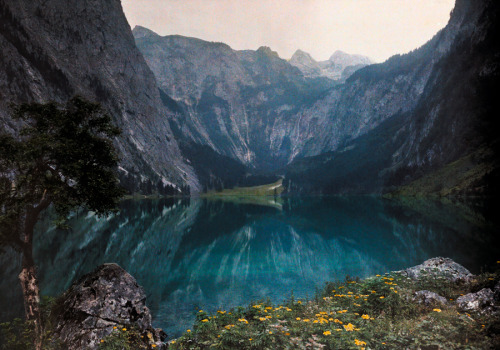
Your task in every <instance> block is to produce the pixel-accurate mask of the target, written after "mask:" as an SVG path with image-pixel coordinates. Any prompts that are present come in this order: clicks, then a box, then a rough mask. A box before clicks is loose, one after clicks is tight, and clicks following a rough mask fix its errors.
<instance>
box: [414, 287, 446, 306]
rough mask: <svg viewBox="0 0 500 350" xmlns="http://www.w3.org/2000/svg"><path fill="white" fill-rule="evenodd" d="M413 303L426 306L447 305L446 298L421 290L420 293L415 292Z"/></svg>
mask: <svg viewBox="0 0 500 350" xmlns="http://www.w3.org/2000/svg"><path fill="white" fill-rule="evenodd" d="M413 301H416V302H417V303H419V304H424V305H426V306H432V305H437V304H441V305H446V303H447V301H446V298H444V297H442V296H440V295H439V294H436V293H434V292H431V291H428V290H419V291H418V292H415V295H414V298H413Z"/></svg>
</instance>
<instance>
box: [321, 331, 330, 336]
mask: <svg viewBox="0 0 500 350" xmlns="http://www.w3.org/2000/svg"><path fill="white" fill-rule="evenodd" d="M330 334H332V332H330V331H325V332H323V335H330Z"/></svg>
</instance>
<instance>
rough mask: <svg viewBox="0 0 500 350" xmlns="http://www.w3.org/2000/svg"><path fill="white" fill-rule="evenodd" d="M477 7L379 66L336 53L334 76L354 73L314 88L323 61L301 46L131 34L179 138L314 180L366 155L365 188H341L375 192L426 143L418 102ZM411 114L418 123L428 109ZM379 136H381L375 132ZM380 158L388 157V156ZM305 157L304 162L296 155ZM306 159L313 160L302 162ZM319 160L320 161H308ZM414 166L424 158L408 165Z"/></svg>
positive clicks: (347, 169)
mask: <svg viewBox="0 0 500 350" xmlns="http://www.w3.org/2000/svg"><path fill="white" fill-rule="evenodd" d="M484 8H485V3H484V2H480V3H477V4H476V5H471V4H470V3H469V2H466V1H461V0H459V1H458V2H457V6H456V9H455V11H454V12H453V14H452V16H451V19H450V22H449V23H448V25H447V26H446V27H445V28H444V29H442V30H441V31H440V32H438V33H437V34H436V35H435V37H434V38H432V39H431V40H430V41H429V42H428V43H426V44H425V45H424V46H422V47H421V48H419V49H416V50H414V51H413V52H410V53H408V54H405V55H396V56H394V57H391V58H390V59H389V60H387V61H386V62H384V63H381V64H372V65H369V66H367V67H365V68H362V69H359V70H355V64H361V65H364V64H367V63H369V60H368V59H367V58H365V57H362V56H351V55H347V54H344V53H342V52H340V51H339V52H336V53H335V54H334V55H333V56H332V57H331V59H330V60H329V62H330V63H331V65H332V67H334V66H335V67H341V68H342V69H339V70H337V71H336V72H337V73H335V74H337V75H338V74H340V75H341V74H342V72H344V76H346V75H348V74H349V73H350V72H349V70H355V72H354V73H353V74H352V75H351V76H350V77H349V78H347V80H346V81H345V83H342V84H338V83H337V84H334V85H328V84H320V85H318V84H317V83H315V82H319V81H321V82H323V80H318V79H320V78H316V80H313V79H312V78H308V76H314V75H318V74H319V73H318V74H316V73H317V72H318V69H323V68H321V67H322V65H321V64H320V63H321V62H316V61H314V59H313V58H312V57H311V56H310V55H308V54H307V53H305V52H302V51H299V52H297V53H296V55H294V58H293V59H292V60H291V61H290V62H286V61H285V60H281V59H280V58H279V57H278V56H277V54H276V53H274V52H273V51H272V50H271V49H269V48H260V49H259V50H257V51H235V50H232V49H231V48H230V47H228V46H227V45H224V44H221V43H208V42H204V41H201V40H198V39H192V38H184V37H180V36H167V37H161V36H159V35H156V34H155V33H153V32H151V31H149V30H147V29H145V28H140V27H138V28H136V29H135V30H134V34H135V37H136V42H137V45H138V47H139V49H140V50H141V52H142V53H143V54H144V56H145V58H146V61H147V63H148V64H149V66H150V67H151V69H152V71H153V73H154V74H155V76H156V78H157V80H158V82H159V86H160V88H161V90H162V91H163V92H164V93H165V98H164V102H165V103H166V105H170V106H175V108H174V109H176V110H177V111H178V117H177V118H176V119H175V120H172V126H173V129H174V131H175V133H176V135H177V137H178V138H179V139H182V140H189V142H191V144H201V145H205V146H207V147H209V148H210V149H211V150H213V151H214V152H215V153H217V154H221V155H224V156H227V157H229V158H232V159H235V160H237V161H239V162H241V163H242V164H245V165H246V166H247V167H248V168H250V169H252V168H253V169H254V170H255V169H257V171H266V172H276V171H278V172H283V170H280V169H282V168H283V167H285V166H287V165H288V164H290V163H291V162H293V161H296V163H297V162H299V163H300V162H302V163H301V164H302V165H301V166H296V165H292V166H291V168H289V169H292V170H291V172H292V173H294V174H296V175H293V176H295V178H300V177H307V175H305V176H302V175H301V174H302V172H303V170H304V169H310V168H314V171H311V174H313V173H314V174H316V175H315V176H317V174H318V173H319V174H322V173H325V172H326V173H327V175H326V177H329V176H333V177H342V178H343V177H345V176H347V177H348V178H349V177H351V176H352V173H353V172H356V171H357V170H355V168H356V167H357V168H356V169H358V170H359V169H360V168H359V167H358V166H357V165H356V164H357V163H359V162H357V161H356V162H354V163H353V162H350V161H351V160H354V159H360V158H361V159H363V158H365V159H368V161H369V163H370V165H369V167H370V168H373V169H374V168H377V172H376V173H371V174H370V176H368V174H365V173H363V174H364V175H363V176H364V177H367V178H366V182H367V184H368V183H369V186H368V185H364V184H360V185H359V184H358V185H357V188H356V189H354V188H351V189H350V190H348V191H369V192H371V191H380V190H381V188H382V187H383V185H384V181H386V180H387V179H388V177H385V178H384V177H381V176H379V175H378V172H380V171H382V170H383V169H388V170H387V171H386V172H387V173H388V174H390V173H394V172H395V171H396V169H398V168H401V167H403V166H406V165H403V162H402V159H403V158H405V159H407V160H406V161H407V163H408V164H407V166H413V164H414V162H413V161H410V160H409V159H410V158H408V157H409V156H408V155H409V154H410V153H408V152H415V150H416V149H420V151H418V152H419V153H420V154H422V152H424V153H425V152H426V151H427V150H429V147H432V146H431V145H429V144H426V143H425V142H422V141H423V140H424V138H425V137H423V135H421V133H420V132H419V131H418V130H420V129H422V128H421V127H420V126H418V125H421V124H422V123H424V122H417V121H416V120H417V119H418V118H417V117H416V115H417V114H416V110H417V107H418V108H421V107H420V106H422V105H423V103H424V102H423V101H429V97H430V96H433V93H431V91H432V89H433V88H434V87H439V86H442V79H445V77H444V76H443V77H441V78H438V75H437V74H438V71H439V70H440V69H441V70H442V68H443V67H444V66H443V62H444V61H445V60H447V59H449V58H450V57H456V56H457V55H458V56H460V55H459V54H458V52H457V51H456V49H455V48H456V46H457V45H458V44H457V43H458V42H464V41H466V40H467V39H466V38H468V37H470V36H471V35H472V34H471V33H473V30H472V29H473V28H474V26H475V25H479V23H480V21H481V18H480V13H481V11H482V10H483V9H484ZM471 59H472V58H471ZM290 63H291V64H290ZM292 64H294V65H295V66H298V67H299V68H300V69H296V68H297V67H293V66H292ZM353 65H354V66H353ZM451 67H453V66H451ZM451 67H449V68H448V69H452V68H451ZM314 72H316V73H314ZM457 74H458V73H457ZM324 79H325V78H324ZM327 80H328V81H331V80H330V79H327ZM455 85H463V83H462V82H458V81H457V82H456V84H453V85H451V86H449V87H448V88H447V91H444V90H443V89H441V90H443V93H448V90H450V91H451V90H452V89H453V88H454V87H455ZM464 101H466V100H464ZM419 115H421V117H419V118H420V119H422V120H423V119H425V118H427V116H428V115H429V113H428V112H425V113H419ZM448 115H449V114H448ZM429 118H430V119H432V118H433V117H432V115H431V117H429ZM417 124H418V125H417ZM468 127H470V123H469V126H468ZM403 129H404V130H406V131H408V132H409V131H410V130H411V132H412V133H414V135H413V136H411V138H410V140H411V141H408V142H406V141H404V140H403V139H402V135H403V134H404V135H408V134H407V133H404V132H403ZM375 130H376V131H375ZM393 132H398V135H400V137H399V138H396V139H397V142H394V143H391V144H390V145H387V144H386V141H387V140H388V139H387V138H388V137H392V136H393V135H392V133H393ZM380 134H384V135H385V136H384V138H382V139H381V138H380V137H378V136H377V135H380ZM417 134H419V135H420V136H417ZM408 137H410V136H408ZM417 138H420V139H419V141H417ZM354 142H357V144H356V145H354ZM453 142H458V140H454V141H453ZM403 143H404V144H405V146H403ZM361 144H363V145H364V146H360V145H361ZM382 144H384V145H386V146H385V148H384V150H382V151H381V152H380V153H383V155H381V156H380V157H378V156H376V157H373V156H372V155H371V154H370V152H371V151H372V150H373V146H374V145H382ZM452 144H453V143H452ZM401 147H402V148H401ZM354 148H355V150H354ZM399 148H401V149H399ZM344 151H352V152H348V153H346V155H345V157H347V155H349V156H348V157H347V158H348V159H347V161H345V162H341V163H334V164H335V171H333V166H332V167H326V168H325V169H328V170H324V171H323V169H321V167H322V166H320V165H319V164H325V161H328V160H331V159H330V158H331V157H332V152H338V153H339V154H340V153H342V152H344ZM353 152H354V153H355V154H356V155H355V156H352V154H353ZM432 152H434V153H435V152H441V151H439V150H434V151H432ZM445 153H446V152H441V154H445ZM388 154H390V156H392V155H394V159H392V158H390V156H388ZM403 154H405V156H403ZM412 154H413V153H412ZM187 157H188V158H191V157H190V156H189V155H187ZM304 157H305V158H306V160H305V162H306V163H307V162H309V163H310V164H309V165H305V163H304V162H303V161H302V159H304ZM307 157H317V158H313V159H312V160H311V161H309V160H308V158H307ZM398 157H399V158H398ZM420 157H421V156H420ZM447 157H448V156H447ZM340 158H342V157H340ZM378 158H383V160H380V159H378ZM389 158H390V159H389ZM318 159H319V162H318V163H317V164H318V166H311V164H316V161H317V160H318ZM419 159H421V158H419ZM447 159H448V160H449V159H451V157H448V158H447ZM374 162H376V163H377V164H373V163H374ZM296 163H294V164H296ZM332 164H333V163H332ZM421 165H422V162H420V163H418V164H417V165H416V166H417V167H419V166H421ZM302 168H303V169H302ZM338 169H340V171H339V170H338ZM289 173H290V171H289ZM293 176H292V177H293ZM312 177H314V176H312ZM384 179H385V180H384ZM308 181H309V180H308ZM310 181H312V182H314V180H313V179H311V180H310ZM387 181H390V180H387ZM299 187H300V186H299ZM344 187H349V186H344ZM351 187H352V186H351ZM328 191H334V192H337V191H344V188H343V185H338V186H337V185H336V186H333V187H332V186H331V188H330V189H329V190H328Z"/></svg>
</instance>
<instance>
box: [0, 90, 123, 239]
mask: <svg viewBox="0 0 500 350" xmlns="http://www.w3.org/2000/svg"><path fill="white" fill-rule="evenodd" d="M13 118H14V119H17V120H19V121H20V122H21V123H22V125H23V127H22V129H21V130H20V132H19V134H18V135H16V136H14V135H11V134H0V208H1V211H0V243H2V241H3V243H5V242H9V243H12V242H14V243H15V242H16V241H17V240H18V238H19V232H17V230H13V229H12V228H13V227H16V226H17V225H18V224H19V222H20V221H21V220H20V219H21V217H22V215H23V213H24V212H23V211H25V210H28V209H29V208H40V207H41V206H42V205H46V204H48V203H52V204H53V205H54V207H55V209H56V210H57V212H58V213H59V215H61V216H62V217H64V216H65V215H66V214H68V212H69V211H70V210H71V209H74V208H76V207H79V206H85V207H87V208H88V209H90V210H93V211H95V212H96V213H97V214H99V215H103V214H107V213H109V212H111V211H113V210H114V209H115V207H116V204H117V201H118V199H119V198H120V197H121V196H122V194H123V190H122V189H121V188H120V186H119V184H118V180H117V177H116V175H115V169H116V167H117V163H118V157H117V154H116V151H115V149H114V147H113V138H114V137H116V136H118V135H119V133H120V131H119V129H118V128H116V127H115V126H113V125H112V123H111V118H110V116H109V115H107V114H106V113H104V111H103V110H102V108H101V107H100V105H99V104H96V103H92V102H89V101H86V100H84V99H83V98H81V97H74V98H72V99H71V100H70V101H69V102H68V103H67V105H66V106H64V107H63V106H61V105H59V104H56V103H55V102H49V103H45V104H38V103H31V104H22V105H19V106H17V107H15V108H14V113H13Z"/></svg>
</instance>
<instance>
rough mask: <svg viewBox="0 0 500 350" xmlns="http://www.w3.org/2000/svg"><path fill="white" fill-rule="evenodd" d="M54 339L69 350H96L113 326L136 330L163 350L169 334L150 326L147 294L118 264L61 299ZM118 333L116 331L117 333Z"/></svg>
mask: <svg viewBox="0 0 500 350" xmlns="http://www.w3.org/2000/svg"><path fill="white" fill-rule="evenodd" d="M59 305H60V306H61V309H62V311H61V312H60V313H59V314H58V315H57V318H56V322H55V325H56V326H55V331H54V337H55V339H56V341H61V342H62V343H63V344H65V345H66V346H67V347H66V348H67V349H68V350H72V349H75V350H76V349H96V348H97V347H98V344H99V343H100V341H101V339H103V338H105V337H106V336H108V335H109V334H111V333H112V332H113V331H114V328H113V327H119V328H118V329H121V328H123V327H126V328H127V327H128V328H130V327H133V328H135V329H137V330H139V332H140V333H141V334H142V335H144V339H145V340H146V341H147V339H148V338H150V339H151V342H152V343H155V344H156V345H157V348H158V349H161V348H162V346H163V345H162V341H163V340H164V339H165V338H166V334H165V333H163V331H162V330H160V329H154V328H153V327H152V325H151V313H150V312H149V309H148V308H147V307H146V294H145V293H144V290H143V289H142V287H140V286H139V285H138V284H137V282H136V280H135V279H134V278H133V277H132V276H131V275H130V274H129V273H128V272H127V271H125V270H124V269H122V268H121V267H120V266H118V265H116V264H104V265H101V266H99V267H98V268H97V269H96V270H95V271H94V272H92V273H89V274H87V275H85V276H83V277H82V278H81V279H80V280H79V281H77V282H76V283H75V284H73V285H72V286H71V287H70V289H69V290H68V291H67V292H66V293H64V295H63V296H62V297H61V301H60V304H59ZM115 331H116V330H115Z"/></svg>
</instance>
